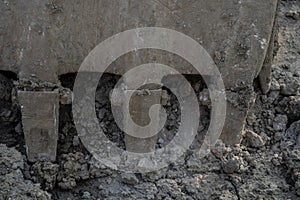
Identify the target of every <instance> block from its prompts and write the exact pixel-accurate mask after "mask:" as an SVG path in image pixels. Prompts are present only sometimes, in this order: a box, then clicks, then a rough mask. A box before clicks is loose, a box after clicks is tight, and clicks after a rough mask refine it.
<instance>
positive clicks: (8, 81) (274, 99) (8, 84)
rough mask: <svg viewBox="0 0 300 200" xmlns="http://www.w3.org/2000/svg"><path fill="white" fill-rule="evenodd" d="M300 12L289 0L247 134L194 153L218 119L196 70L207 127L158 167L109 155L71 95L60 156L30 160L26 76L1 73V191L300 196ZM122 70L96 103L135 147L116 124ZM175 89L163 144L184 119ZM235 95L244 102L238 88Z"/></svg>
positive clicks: (116, 135) (79, 195) (112, 134)
mask: <svg viewBox="0 0 300 200" xmlns="http://www.w3.org/2000/svg"><path fill="white" fill-rule="evenodd" d="M55 9H56V10H57V9H58V8H55ZM55 9H54V11H55V12H56V10H55ZM299 13H300V2H299V1H292V0H286V1H281V3H280V6H279V15H278V34H277V36H276V44H275V46H276V47H277V48H276V51H275V52H274V56H275V57H274V63H273V67H272V82H271V91H270V92H269V93H268V94H266V95H264V94H263V93H262V92H261V91H260V89H259V86H258V84H256V85H255V92H256V96H255V97H253V99H255V101H254V103H253V106H252V109H251V111H250V112H249V114H248V117H247V124H246V127H245V131H244V134H243V140H242V142H241V144H240V145H236V146H226V145H225V144H224V143H222V141H218V143H217V145H216V146H215V147H214V148H213V149H212V150H211V153H210V154H208V155H207V156H206V157H204V158H199V157H198V156H197V155H196V154H193V151H194V150H195V149H197V148H198V147H199V145H200V144H201V140H202V137H203V133H204V132H205V130H206V129H207V126H208V123H209V110H210V101H209V98H208V92H207V90H206V89H205V88H204V87H203V86H202V85H203V83H202V82H201V80H200V81H195V80H198V78H193V77H187V78H188V80H189V81H190V82H191V84H192V86H193V88H194V90H195V91H196V93H197V95H198V96H199V102H200V105H201V117H202V118H201V120H200V126H199V130H198V136H197V138H196V140H195V142H194V144H193V145H192V147H191V149H190V150H189V151H188V152H187V153H186V155H184V156H183V157H181V158H180V159H179V160H178V161H177V162H176V163H174V164H172V165H170V166H169V167H168V168H164V169H162V170H160V171H157V172H152V173H147V174H126V173H121V172H117V171H114V170H111V169H109V168H107V167H105V166H103V165H99V163H98V162H96V161H95V160H94V158H93V157H92V156H91V155H90V154H89V152H88V151H87V150H86V149H85V148H84V146H83V145H82V144H81V141H80V139H79V138H78V136H76V135H77V133H76V129H75V126H74V123H73V119H72V112H71V105H68V104H67V103H66V104H61V106H60V119H59V120H60V127H59V143H58V156H57V161H56V162H53V163H51V162H37V163H30V162H28V161H27V158H26V156H25V155H26V154H25V151H26V147H25V146H24V136H23V133H22V127H21V117H20V108H19V106H18V103H17V102H16V101H14V98H11V97H14V96H15V88H16V87H19V85H18V84H17V82H16V81H14V80H13V79H12V77H11V76H7V74H5V73H3V74H4V75H1V74H0V143H2V144H1V145H0V174H1V176H0V199H90V200H94V199H95V200H96V199H224V200H225V199H298V198H300V17H299V16H300V14H299ZM75 76H76V74H67V75H63V76H61V77H60V80H61V82H62V86H63V87H65V88H69V89H72V85H73V83H74V78H75ZM119 78H120V77H118V76H115V75H111V74H105V76H104V77H103V79H102V80H101V81H100V83H99V87H98V90H97V95H96V96H97V97H96V110H97V116H98V119H99V121H100V122H101V127H102V129H103V130H104V132H105V134H106V135H107V136H108V138H109V139H110V140H111V141H113V142H115V143H116V144H117V145H118V146H119V147H120V148H125V145H124V133H123V132H122V131H121V130H120V129H119V128H118V127H117V125H116V124H115V122H114V120H113V117H112V114H111V109H110V104H109V103H108V102H109V92H110V90H111V89H112V88H113V87H114V84H115V83H116V82H117V81H118V79H119ZM30 84H32V83H30ZM249 98H252V97H249ZM10 99H13V100H12V101H11V100H10ZM166 99H167V100H166V103H165V105H164V108H165V109H166V111H167V113H168V120H167V123H166V125H165V127H164V131H162V132H161V133H160V134H159V139H158V143H157V146H156V148H161V147H163V146H164V145H166V144H167V143H168V142H169V141H170V140H172V137H173V136H174V131H175V130H176V129H177V128H178V125H179V117H180V112H179V111H178V110H179V109H178V102H177V100H176V97H175V96H174V95H172V94H171V93H170V91H168V96H167V98H166ZM232 102H233V103H236V104H238V105H241V104H243V102H242V101H241V100H238V98H234V97H232ZM50 195H51V197H50Z"/></svg>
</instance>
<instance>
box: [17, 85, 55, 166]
mask: <svg viewBox="0 0 300 200" xmlns="http://www.w3.org/2000/svg"><path fill="white" fill-rule="evenodd" d="M58 97H59V95H58V92H55V91H53V92H52V91H51V92H36V91H18V99H19V103H20V105H21V111H22V124H23V131H24V135H25V143H26V149H27V156H28V160H29V161H30V162H36V161H38V160H47V161H55V160H56V149H57V140H58V112H59V98H58Z"/></svg>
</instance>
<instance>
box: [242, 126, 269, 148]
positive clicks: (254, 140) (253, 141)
mask: <svg viewBox="0 0 300 200" xmlns="http://www.w3.org/2000/svg"><path fill="white" fill-rule="evenodd" d="M245 136H246V140H247V141H248V142H249V145H250V146H251V147H254V148H260V147H263V146H264V145H265V143H266V141H265V140H264V139H263V138H262V137H261V136H260V135H258V134H256V133H254V132H253V131H250V130H246V134H245Z"/></svg>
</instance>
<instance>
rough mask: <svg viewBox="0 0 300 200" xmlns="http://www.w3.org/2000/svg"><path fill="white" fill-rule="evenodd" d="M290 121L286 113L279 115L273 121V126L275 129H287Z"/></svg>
mask: <svg viewBox="0 0 300 200" xmlns="http://www.w3.org/2000/svg"><path fill="white" fill-rule="evenodd" d="M287 123H288V117H287V116H286V115H277V116H276V117H275V119H274V121H273V128H274V130H275V131H285V130H286V125H287Z"/></svg>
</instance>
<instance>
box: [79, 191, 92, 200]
mask: <svg viewBox="0 0 300 200" xmlns="http://www.w3.org/2000/svg"><path fill="white" fill-rule="evenodd" d="M81 198H82V199H90V198H91V193H89V192H87V191H86V192H84V193H83V195H82V197H81Z"/></svg>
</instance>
